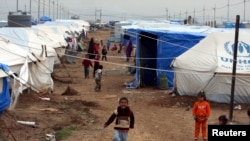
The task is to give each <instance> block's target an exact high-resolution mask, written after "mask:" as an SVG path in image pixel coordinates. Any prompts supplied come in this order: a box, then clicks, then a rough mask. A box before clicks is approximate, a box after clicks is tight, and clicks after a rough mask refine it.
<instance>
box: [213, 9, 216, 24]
mask: <svg viewBox="0 0 250 141" xmlns="http://www.w3.org/2000/svg"><path fill="white" fill-rule="evenodd" d="M215 12H216V5H214V22H213V25H214V27H215Z"/></svg>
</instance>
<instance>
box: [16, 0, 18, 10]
mask: <svg viewBox="0 0 250 141" xmlns="http://www.w3.org/2000/svg"><path fill="white" fill-rule="evenodd" d="M16 11H18V0H17V1H16Z"/></svg>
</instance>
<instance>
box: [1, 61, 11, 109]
mask: <svg viewBox="0 0 250 141" xmlns="http://www.w3.org/2000/svg"><path fill="white" fill-rule="evenodd" d="M0 69H2V70H3V71H4V72H8V71H9V67H8V66H7V65H5V64H1V63H0ZM0 79H2V80H0V81H3V83H2V86H0V87H2V91H0V113H2V112H3V111H4V110H5V109H7V108H8V107H9V105H10V92H9V85H8V77H0Z"/></svg>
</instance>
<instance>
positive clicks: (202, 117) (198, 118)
mask: <svg viewBox="0 0 250 141" xmlns="http://www.w3.org/2000/svg"><path fill="white" fill-rule="evenodd" d="M192 112H193V116H194V120H195V132H194V140H195V141H197V140H198V138H199V133H200V129H201V131H202V138H203V141H207V119H208V117H209V116H210V104H209V102H208V101H206V95H205V92H203V91H201V92H199V93H198V100H197V101H196V102H195V103H194V106H193V111H192Z"/></svg>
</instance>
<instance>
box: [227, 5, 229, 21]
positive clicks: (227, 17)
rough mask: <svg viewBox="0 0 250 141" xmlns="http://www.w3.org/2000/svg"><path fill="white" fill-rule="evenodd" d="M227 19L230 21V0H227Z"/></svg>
mask: <svg viewBox="0 0 250 141" xmlns="http://www.w3.org/2000/svg"><path fill="white" fill-rule="evenodd" d="M227 21H228V22H229V0H227Z"/></svg>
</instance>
